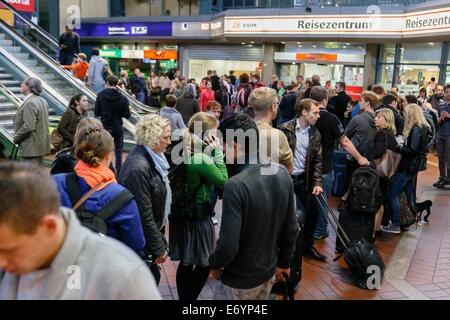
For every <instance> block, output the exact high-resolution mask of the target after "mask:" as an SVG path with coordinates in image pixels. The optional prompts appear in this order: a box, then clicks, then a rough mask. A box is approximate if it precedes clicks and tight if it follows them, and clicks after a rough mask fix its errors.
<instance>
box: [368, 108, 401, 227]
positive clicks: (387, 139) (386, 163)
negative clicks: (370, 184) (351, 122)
mask: <svg viewBox="0 0 450 320" xmlns="http://www.w3.org/2000/svg"><path fill="white" fill-rule="evenodd" d="M375 126H376V127H377V129H378V130H379V131H378V132H377V134H376V136H375V144H374V153H373V158H374V160H375V164H376V166H377V173H378V175H379V176H380V188H381V192H382V194H383V206H382V207H381V208H380V210H379V211H378V213H377V215H376V217H375V230H374V231H375V232H377V231H380V230H381V225H382V224H383V220H384V221H385V224H387V222H388V218H389V216H390V210H389V201H388V198H387V194H388V189H389V181H390V179H391V178H392V177H393V176H394V175H395V172H396V171H397V168H398V165H399V164H400V161H401V159H402V156H401V154H399V153H397V152H396V151H397V140H396V139H395V135H396V133H397V129H396V127H395V116H394V113H393V112H392V110H390V109H387V108H383V109H379V110H378V111H377V112H376V116H375Z"/></svg>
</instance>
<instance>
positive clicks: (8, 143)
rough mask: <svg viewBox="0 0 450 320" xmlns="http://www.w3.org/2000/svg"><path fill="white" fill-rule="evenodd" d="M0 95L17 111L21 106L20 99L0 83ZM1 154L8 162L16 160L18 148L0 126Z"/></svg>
mask: <svg viewBox="0 0 450 320" xmlns="http://www.w3.org/2000/svg"><path fill="white" fill-rule="evenodd" d="M0 94H1V95H3V96H4V97H5V98H6V99H7V100H8V101H10V102H11V103H12V104H13V105H14V106H15V107H16V108H17V109H19V108H20V107H21V106H22V103H23V101H22V99H20V98H19V97H18V96H16V95H15V94H14V93H13V92H12V91H11V90H9V89H8V87H6V86H5V85H4V84H2V83H1V82H0ZM0 144H1V145H2V148H1V153H3V156H4V157H5V158H7V159H8V160H16V158H17V153H18V151H19V147H18V146H17V145H16V144H15V143H14V137H13V136H12V135H11V133H9V132H8V130H6V129H5V128H3V127H1V126H0Z"/></svg>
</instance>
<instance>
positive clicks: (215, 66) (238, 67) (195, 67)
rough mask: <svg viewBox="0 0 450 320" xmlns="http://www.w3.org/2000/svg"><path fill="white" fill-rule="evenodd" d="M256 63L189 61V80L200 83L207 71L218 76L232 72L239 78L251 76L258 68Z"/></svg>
mask: <svg viewBox="0 0 450 320" xmlns="http://www.w3.org/2000/svg"><path fill="white" fill-rule="evenodd" d="M259 64H260V63H259V62H258V61H232V60H198V59H190V60H189V73H188V74H189V78H194V79H196V80H197V81H201V80H202V79H203V78H204V77H205V76H206V74H207V73H208V70H216V71H217V74H218V75H224V74H230V71H231V70H234V75H235V76H236V77H239V75H241V74H242V73H248V74H253V73H255V70H256V69H257V68H258V67H259Z"/></svg>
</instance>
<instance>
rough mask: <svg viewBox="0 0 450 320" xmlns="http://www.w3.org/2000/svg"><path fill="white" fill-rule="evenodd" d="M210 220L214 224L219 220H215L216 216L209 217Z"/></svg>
mask: <svg viewBox="0 0 450 320" xmlns="http://www.w3.org/2000/svg"><path fill="white" fill-rule="evenodd" d="M211 221H212V223H213V225H215V226H216V225H218V224H219V220H217V219H216V217H211Z"/></svg>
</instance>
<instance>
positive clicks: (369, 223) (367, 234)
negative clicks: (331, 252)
mask: <svg viewBox="0 0 450 320" xmlns="http://www.w3.org/2000/svg"><path fill="white" fill-rule="evenodd" d="M339 224H340V225H341V226H342V228H343V229H344V230H345V232H346V234H347V236H348V238H349V240H350V241H359V240H362V239H364V240H365V241H367V242H369V243H373V231H374V230H375V216H373V215H370V214H355V213H351V212H349V211H348V210H347V205H346V204H345V203H343V204H342V205H341V207H340V208H339ZM341 238H342V234H341ZM336 251H338V252H343V251H344V246H343V244H342V241H341V240H340V239H339V237H336Z"/></svg>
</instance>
